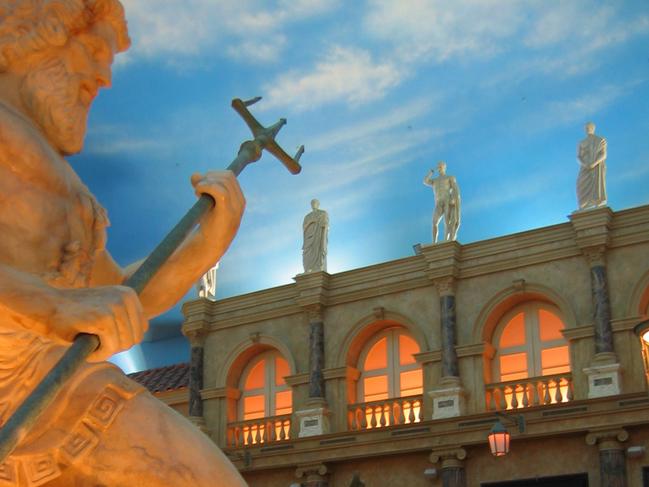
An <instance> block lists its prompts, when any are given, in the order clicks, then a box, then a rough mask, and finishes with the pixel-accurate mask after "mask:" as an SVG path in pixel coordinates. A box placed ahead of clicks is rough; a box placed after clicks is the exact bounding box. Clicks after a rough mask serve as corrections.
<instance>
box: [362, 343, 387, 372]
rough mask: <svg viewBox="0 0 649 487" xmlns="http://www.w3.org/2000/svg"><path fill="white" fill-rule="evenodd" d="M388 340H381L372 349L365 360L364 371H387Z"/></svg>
mask: <svg viewBox="0 0 649 487" xmlns="http://www.w3.org/2000/svg"><path fill="white" fill-rule="evenodd" d="M387 344H388V340H387V338H381V339H380V340H379V341H378V342H376V343H375V344H374V346H372V348H370V351H369V352H368V353H367V358H366V359H365V365H364V367H363V369H364V370H377V369H385V368H386V367H387V365H388V354H387Z"/></svg>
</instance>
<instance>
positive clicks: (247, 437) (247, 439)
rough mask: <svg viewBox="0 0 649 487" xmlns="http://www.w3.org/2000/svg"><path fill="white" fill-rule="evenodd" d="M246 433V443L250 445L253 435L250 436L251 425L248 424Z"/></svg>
mask: <svg viewBox="0 0 649 487" xmlns="http://www.w3.org/2000/svg"><path fill="white" fill-rule="evenodd" d="M247 428H248V434H246V445H252V441H253V437H252V426H250V425H248V426H247Z"/></svg>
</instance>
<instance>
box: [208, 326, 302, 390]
mask: <svg viewBox="0 0 649 487" xmlns="http://www.w3.org/2000/svg"><path fill="white" fill-rule="evenodd" d="M273 349H275V350H277V351H278V352H279V354H280V355H281V356H282V357H283V358H284V359H285V360H286V361H287V362H288V366H289V369H290V370H291V371H292V373H293V374H295V373H296V372H297V368H296V366H295V358H294V357H293V354H292V353H291V351H290V349H289V348H288V347H287V346H286V345H285V344H284V343H283V342H282V341H281V340H279V339H277V338H275V337H273V336H271V335H258V336H255V340H254V341H253V340H251V339H250V338H248V339H246V340H243V341H241V342H239V344H238V345H237V346H235V347H234V348H233V349H232V351H231V352H230V353H229V354H228V356H227V358H226V360H225V363H224V366H223V368H222V369H221V370H220V372H219V375H218V377H217V381H216V385H215V387H223V386H225V387H229V388H232V389H236V390H238V388H239V381H240V379H241V376H242V374H243V372H244V370H245V368H246V366H247V365H248V363H250V361H251V360H253V359H254V357H255V356H257V355H259V354H261V353H263V352H265V351H268V350H273Z"/></svg>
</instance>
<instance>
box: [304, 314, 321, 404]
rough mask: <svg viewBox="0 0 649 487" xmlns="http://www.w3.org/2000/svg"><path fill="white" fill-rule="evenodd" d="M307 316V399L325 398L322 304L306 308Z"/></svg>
mask: <svg viewBox="0 0 649 487" xmlns="http://www.w3.org/2000/svg"><path fill="white" fill-rule="evenodd" d="M307 313H308V316H309V399H321V400H324V398H325V382H324V375H323V370H324V353H325V349H324V321H323V319H322V306H320V305H313V306H310V307H309V308H308V309H307Z"/></svg>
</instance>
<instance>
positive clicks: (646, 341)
mask: <svg viewBox="0 0 649 487" xmlns="http://www.w3.org/2000/svg"><path fill="white" fill-rule="evenodd" d="M633 331H634V333H635V334H636V335H637V337H638V339H639V340H640V347H641V349H642V363H643V364H644V373H645V378H646V380H647V384H649V320H645V321H641V322H640V323H638V324H637V325H635V327H634V328H633Z"/></svg>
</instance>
